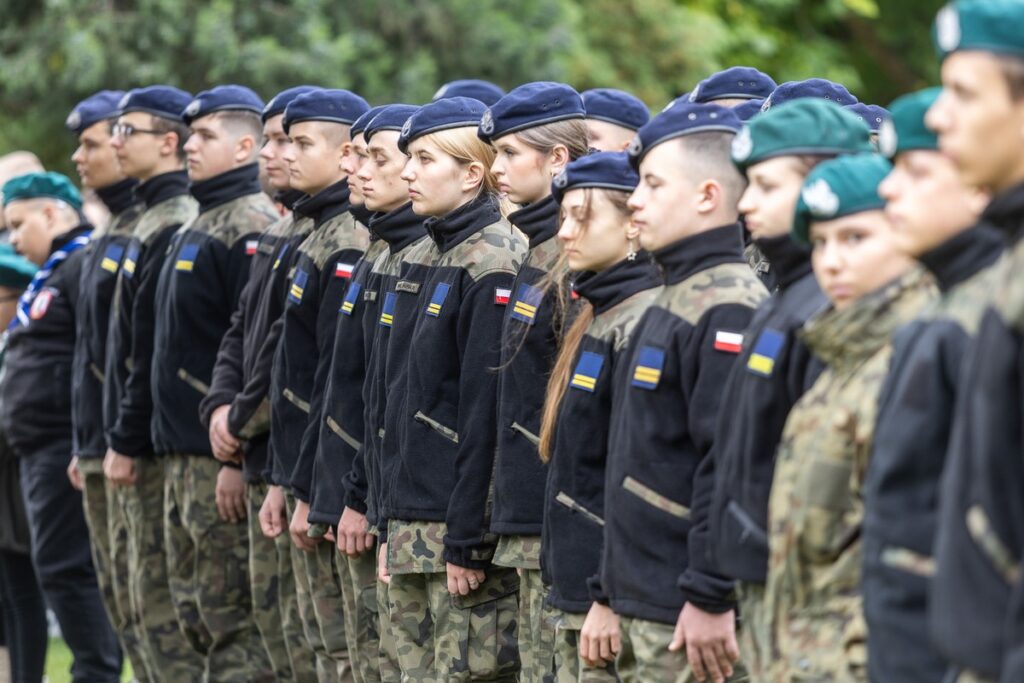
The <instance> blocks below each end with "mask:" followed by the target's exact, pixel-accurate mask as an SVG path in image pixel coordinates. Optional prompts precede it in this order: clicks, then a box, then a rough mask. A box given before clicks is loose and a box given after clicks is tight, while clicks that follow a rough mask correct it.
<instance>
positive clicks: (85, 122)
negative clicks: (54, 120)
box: [64, 90, 124, 135]
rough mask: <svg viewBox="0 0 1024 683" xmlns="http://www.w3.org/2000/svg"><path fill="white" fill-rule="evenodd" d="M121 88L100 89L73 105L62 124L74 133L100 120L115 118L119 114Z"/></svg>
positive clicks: (121, 95)
mask: <svg viewBox="0 0 1024 683" xmlns="http://www.w3.org/2000/svg"><path fill="white" fill-rule="evenodd" d="M122 97H124V91H123V90H100V91H99V92H98V93H96V94H95V95H90V96H89V97H86V98H85V99H84V100H82V101H81V102H79V103H78V104H76V105H75V108H74V109H72V110H71V113H70V114H68V117H67V119H65V120H64V125H65V126H66V127H67V129H68V130H70V131H71V132H72V133H74V134H75V135H81V134H82V131H83V130H85V129H86V128H88V127H89V126H91V125H93V124H94V123H99V122H100V121H105V120H107V119H113V118H117V116H118V115H119V114H120V106H119V105H120V104H121V98H122Z"/></svg>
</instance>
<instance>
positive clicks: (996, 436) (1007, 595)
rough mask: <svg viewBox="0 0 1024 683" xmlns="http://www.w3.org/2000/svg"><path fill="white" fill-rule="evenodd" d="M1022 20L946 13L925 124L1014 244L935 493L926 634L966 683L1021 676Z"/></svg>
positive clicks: (1006, 8)
mask: <svg viewBox="0 0 1024 683" xmlns="http://www.w3.org/2000/svg"><path fill="white" fill-rule="evenodd" d="M1021 22H1024V2H1021V0H986V1H984V2H980V1H977V0H967V1H961V2H954V3H951V4H949V5H947V6H946V7H945V8H944V9H942V10H941V11H940V12H939V14H938V16H937V18H936V21H935V40H936V43H937V45H938V48H939V51H940V54H941V56H942V85H943V90H942V94H941V95H939V98H938V100H936V102H935V104H934V105H933V106H932V107H931V109H930V110H929V112H928V114H927V116H926V118H925V122H926V123H927V125H928V127H929V128H931V129H932V130H934V131H936V132H937V133H938V135H939V149H940V150H941V151H942V152H943V153H944V154H946V155H947V156H949V157H950V158H952V159H953V162H954V163H955V164H956V167H957V169H958V170H959V172H960V177H961V180H962V181H963V182H964V183H965V184H966V185H968V186H970V187H975V188H979V189H981V190H984V191H986V192H988V193H990V194H991V195H992V201H991V203H990V204H989V205H988V207H987V208H986V209H985V212H984V214H983V215H982V219H981V222H982V223H985V224H987V225H991V226H993V227H994V228H996V229H997V230H998V231H999V232H1000V234H1001V235H1002V236H1003V238H1004V239H1005V240H1007V242H1008V247H1007V249H1008V250H1007V252H1006V254H1005V255H1004V256H1003V258H1002V259H1001V260H1000V261H999V262H998V263H997V265H996V266H995V269H996V271H995V273H994V274H993V275H992V280H991V286H990V288H989V289H990V291H991V292H992V298H991V299H990V300H989V305H988V307H987V308H986V309H985V310H984V312H983V313H982V316H981V320H980V325H979V327H978V331H977V337H976V339H975V341H974V342H973V343H972V344H971V347H970V349H969V350H968V352H967V355H966V357H965V358H964V359H963V361H962V363H963V365H962V368H963V370H962V372H961V373H960V378H959V385H958V387H957V401H956V407H955V409H954V418H953V427H952V432H951V435H950V446H949V454H948V456H947V461H946V469H945V473H944V475H943V483H942V489H941V493H940V510H939V522H938V535H937V538H936V541H935V561H936V575H935V579H934V584H933V587H932V590H931V593H930V596H931V604H930V605H929V610H930V616H929V620H930V622H929V623H930V626H931V635H932V637H933V639H934V642H935V644H936V646H937V647H938V650H939V652H941V653H942V654H943V655H944V656H945V657H946V658H947V659H948V660H949V661H950V662H951V663H952V664H953V665H954V666H956V667H957V668H959V669H961V670H962V673H961V674H960V676H961V677H960V679H959V680H993V681H994V680H999V681H1019V680H1021V679H1022V677H1024V585H1022V583H1021V571H1020V563H1021V559H1022V558H1024V461H1022V460H1021V457H1020V453H1021V452H1022V449H1024V443H1022V440H1021V430H1020V424H1021V418H1022V414H1024V396H1022V393H1021V361H1020V359H1021V353H1022V351H1024V349H1022V342H1021V332H1022V330H1024V297H1022V285H1021V280H1020V273H1021V264H1022V262H1024V242H1022V241H1021V237H1022V236H1024V230H1022V226H1024V189H1022V184H1024V136H1022V135H1021V131H1022V130H1024V37H1022V34H1021V32H1020V30H1019V27H1020V25H1021Z"/></svg>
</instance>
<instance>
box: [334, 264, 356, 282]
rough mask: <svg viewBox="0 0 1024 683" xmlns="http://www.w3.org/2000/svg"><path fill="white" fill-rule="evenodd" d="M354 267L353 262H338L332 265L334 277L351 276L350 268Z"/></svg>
mask: <svg viewBox="0 0 1024 683" xmlns="http://www.w3.org/2000/svg"><path fill="white" fill-rule="evenodd" d="M354 268H355V264H354V263H338V264H336V265H335V266H334V277H343V278H346V279H348V278H350V277H352V270H353V269H354Z"/></svg>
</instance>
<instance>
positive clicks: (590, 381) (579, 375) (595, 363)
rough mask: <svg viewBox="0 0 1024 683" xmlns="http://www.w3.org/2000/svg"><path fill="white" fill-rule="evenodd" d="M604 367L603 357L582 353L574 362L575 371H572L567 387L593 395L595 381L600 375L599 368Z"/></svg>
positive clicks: (589, 352) (592, 353)
mask: <svg viewBox="0 0 1024 683" xmlns="http://www.w3.org/2000/svg"><path fill="white" fill-rule="evenodd" d="M603 366H604V356H602V355H601V354H600V353H594V352H593V351H584V352H583V353H581V354H580V359H579V360H578V361H577V362H576V369H575V370H573V371H572V378H571V379H570V380H569V386H570V387H572V388H574V389H582V390H583V391H586V392H589V393H594V388H595V387H597V379H598V377H600V375H601V368H602V367H603Z"/></svg>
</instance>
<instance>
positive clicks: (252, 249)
mask: <svg viewBox="0 0 1024 683" xmlns="http://www.w3.org/2000/svg"><path fill="white" fill-rule="evenodd" d="M259 246H260V242H259V240H246V241H245V255H246V256H253V255H254V254H255V253H256V249H257V248H258V247H259Z"/></svg>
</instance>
